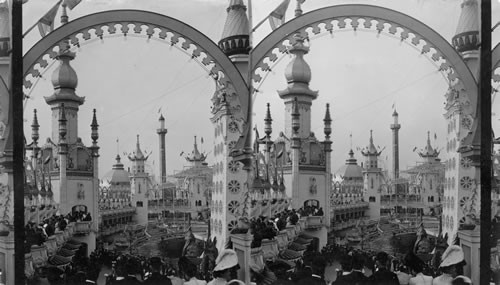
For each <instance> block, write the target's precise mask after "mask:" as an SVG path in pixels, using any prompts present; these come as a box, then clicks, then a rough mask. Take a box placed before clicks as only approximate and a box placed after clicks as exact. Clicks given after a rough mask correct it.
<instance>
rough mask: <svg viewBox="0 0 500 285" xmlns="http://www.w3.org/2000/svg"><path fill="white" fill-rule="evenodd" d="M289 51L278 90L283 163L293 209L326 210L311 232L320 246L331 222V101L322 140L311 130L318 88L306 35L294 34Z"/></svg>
mask: <svg viewBox="0 0 500 285" xmlns="http://www.w3.org/2000/svg"><path fill="white" fill-rule="evenodd" d="M291 42H292V44H291V47H290V49H289V52H290V53H291V54H292V55H293V58H292V60H291V61H290V62H289V63H288V65H287V66H286V68H285V74H284V75H285V79H286V82H287V85H286V88H285V89H283V90H279V91H278V95H279V96H280V98H281V99H283V101H284V105H285V118H284V121H285V129H284V132H283V134H282V137H283V138H286V139H280V138H278V139H277V140H276V141H283V142H285V149H288V150H289V151H288V152H287V154H286V155H284V156H285V160H284V165H283V169H284V170H283V179H284V181H285V189H286V196H288V197H290V198H291V206H292V207H293V208H294V209H299V208H301V207H309V206H312V207H317V208H318V209H319V208H322V211H323V213H325V215H324V218H323V219H322V223H321V225H319V226H318V227H317V230H315V231H308V234H310V235H312V236H315V237H318V238H319V240H320V247H322V246H324V245H326V242H327V227H328V226H329V225H330V215H329V213H330V202H329V198H330V189H331V183H330V182H331V174H330V172H331V161H330V155H331V151H332V148H331V145H332V142H331V140H330V135H331V132H332V128H331V122H332V119H331V116H330V109H329V105H328V104H327V106H326V112H325V117H324V120H323V122H324V134H325V140H324V141H319V140H318V139H317V138H316V135H315V134H314V133H313V132H312V131H311V116H312V103H313V101H314V100H315V99H316V98H317V97H318V91H313V90H311V89H310V87H309V83H310V81H311V78H312V73H311V68H310V67H309V64H308V63H307V62H306V61H305V59H304V56H305V55H306V54H307V53H309V46H307V45H306V44H305V39H304V36H302V35H300V34H295V35H294V36H293V39H292V41H291Z"/></svg>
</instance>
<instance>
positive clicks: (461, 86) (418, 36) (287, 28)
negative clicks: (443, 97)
mask: <svg viewBox="0 0 500 285" xmlns="http://www.w3.org/2000/svg"><path fill="white" fill-rule="evenodd" d="M348 28H351V29H354V30H358V29H366V30H372V31H377V32H378V33H383V32H384V33H389V34H391V35H393V36H398V37H399V38H400V40H401V41H407V42H409V43H410V44H412V45H413V46H415V47H416V48H417V49H419V50H420V52H421V54H426V55H427V56H428V57H430V59H432V61H433V62H435V63H436V64H437V65H439V70H440V71H442V72H445V73H446V76H447V78H448V80H449V81H450V83H456V84H453V86H454V88H456V89H458V90H464V91H465V93H466V94H467V96H468V98H469V103H470V104H469V105H468V107H467V108H466V110H464V111H465V112H466V113H468V114H470V115H472V116H473V117H475V116H476V108H475V106H476V104H477V82H476V79H475V78H474V75H473V74H472V72H471V71H470V70H469V68H468V66H467V65H466V64H465V62H464V61H463V59H462V57H461V56H460V54H458V53H457V52H456V50H455V49H454V48H453V46H452V45H451V44H450V43H449V42H448V41H446V40H445V39H444V38H443V37H442V36H441V35H440V34H438V33H437V32H436V31H434V30H433V29H432V28H430V27H429V26H427V25H425V24H424V23H422V22H420V21H418V20H416V19H414V18H412V17H410V16H408V15H406V14H403V13H400V12H397V11H394V10H391V9H387V8H383V7H377V6H371V5H356V4H353V5H339V6H331V7H325V8H322V9H318V10H314V11H311V12H309V13H306V14H304V15H302V16H300V17H297V18H295V19H293V20H291V21H289V22H287V23H286V24H284V25H282V26H280V27H279V28H278V29H276V30H274V31H273V33H271V34H269V35H268V36H267V37H266V38H264V40H262V41H261V42H260V43H259V44H258V45H257V46H256V47H255V48H254V50H253V51H252V63H253V64H252V67H251V70H252V72H253V79H254V81H255V82H260V81H261V80H262V78H263V76H262V75H263V74H265V73H267V72H269V71H270V70H271V69H270V64H271V63H273V62H275V61H276V60H277V59H278V57H279V56H280V54H281V55H282V54H285V53H286V52H287V46H286V45H287V42H293V41H294V40H293V35H294V34H295V33H300V34H302V35H317V34H320V33H322V32H329V33H334V32H335V31H337V30H342V29H348ZM499 53H500V49H499ZM450 85H452V84H450Z"/></svg>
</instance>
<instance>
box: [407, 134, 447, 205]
mask: <svg viewBox="0 0 500 285" xmlns="http://www.w3.org/2000/svg"><path fill="white" fill-rule="evenodd" d="M418 155H419V156H420V157H421V158H422V160H423V161H422V163H420V164H418V165H416V166H414V167H411V168H409V169H407V170H405V173H407V174H409V175H410V177H411V179H410V183H411V184H412V185H411V186H410V187H411V188H414V189H415V190H414V191H415V192H416V193H415V194H419V195H420V197H421V200H422V202H423V205H424V207H423V214H424V215H429V214H432V212H434V214H439V213H437V212H436V208H435V207H436V206H437V205H439V204H440V200H441V199H442V191H443V184H444V174H445V165H444V164H443V163H441V159H439V151H438V150H437V149H436V148H433V147H432V145H431V136H430V132H429V131H428V132H427V144H426V146H425V147H424V149H423V150H421V151H418Z"/></svg>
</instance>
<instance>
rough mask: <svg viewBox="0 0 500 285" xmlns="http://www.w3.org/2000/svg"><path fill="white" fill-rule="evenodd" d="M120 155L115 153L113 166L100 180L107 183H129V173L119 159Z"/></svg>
mask: <svg viewBox="0 0 500 285" xmlns="http://www.w3.org/2000/svg"><path fill="white" fill-rule="evenodd" d="M120 159H121V157H120V155H116V163H115V164H113V168H112V169H111V170H110V171H108V172H107V173H106V174H105V175H104V176H103V178H102V182H103V184H104V183H107V184H108V185H130V179H129V176H130V173H129V172H128V171H126V170H125V168H124V167H123V163H121V161H120Z"/></svg>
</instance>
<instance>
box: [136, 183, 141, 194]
mask: <svg viewBox="0 0 500 285" xmlns="http://www.w3.org/2000/svg"><path fill="white" fill-rule="evenodd" d="M137 192H138V193H139V194H141V184H140V183H137Z"/></svg>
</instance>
